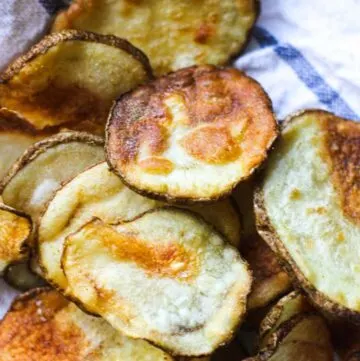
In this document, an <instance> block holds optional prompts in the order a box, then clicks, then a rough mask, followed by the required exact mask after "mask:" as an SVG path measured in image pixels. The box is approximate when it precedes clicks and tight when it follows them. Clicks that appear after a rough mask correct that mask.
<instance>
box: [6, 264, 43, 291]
mask: <svg viewBox="0 0 360 361" xmlns="http://www.w3.org/2000/svg"><path fill="white" fill-rule="evenodd" d="M4 280H5V281H6V283H7V284H9V285H10V286H12V287H14V288H16V289H18V290H20V291H27V290H30V289H32V288H36V287H42V286H46V284H47V283H46V281H45V280H44V279H43V278H41V277H40V276H39V273H38V272H34V271H33V270H32V269H31V268H30V265H29V260H26V261H23V262H19V263H15V264H11V265H9V266H8V267H6V269H5V272H4Z"/></svg>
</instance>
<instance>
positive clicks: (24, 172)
mask: <svg viewBox="0 0 360 361" xmlns="http://www.w3.org/2000/svg"><path fill="white" fill-rule="evenodd" d="M103 159H104V152H103V140H102V138H99V137H96V136H93V135H91V134H87V133H82V132H64V133H59V134H57V135H55V136H53V137H50V138H47V139H44V140H42V141H40V142H38V143H36V144H34V145H33V146H31V147H30V148H29V149H28V150H27V151H26V152H25V153H24V154H23V156H22V157H21V158H20V159H19V160H18V161H17V162H16V164H14V166H13V167H12V168H11V170H10V172H9V173H8V175H7V176H6V177H5V179H4V181H3V183H2V186H1V189H2V197H3V201H4V203H5V204H7V205H9V206H11V207H14V208H16V209H20V210H22V211H24V212H26V213H27V214H29V215H30V216H31V217H32V219H33V221H34V222H35V223H36V222H37V220H38V217H39V215H40V214H41V213H42V211H43V209H44V206H45V204H46V203H47V201H48V200H49V198H50V197H51V195H52V193H53V192H54V191H55V190H56V189H57V188H58V187H59V186H60V185H61V184H62V182H64V181H67V180H68V179H70V178H72V177H74V176H75V175H76V174H78V173H80V172H81V171H83V170H84V169H86V168H87V167H89V166H90V165H93V164H95V163H98V162H100V161H102V160H103Z"/></svg>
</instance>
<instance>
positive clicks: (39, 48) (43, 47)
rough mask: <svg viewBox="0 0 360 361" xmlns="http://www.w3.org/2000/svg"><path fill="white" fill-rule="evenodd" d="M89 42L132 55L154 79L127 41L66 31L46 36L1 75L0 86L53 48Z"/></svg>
mask: <svg viewBox="0 0 360 361" xmlns="http://www.w3.org/2000/svg"><path fill="white" fill-rule="evenodd" d="M76 40H80V41H88V42H93V43H101V44H104V45H109V46H112V47H116V48H119V49H121V50H123V51H125V52H127V53H128V54H130V55H132V56H133V57H134V58H135V59H136V60H138V61H139V62H140V63H141V64H142V65H143V67H144V70H145V72H146V74H147V75H148V77H149V79H151V78H153V75H152V69H151V66H150V62H149V59H148V58H147V56H146V55H145V54H144V53H143V52H142V51H141V50H140V49H138V48H135V47H134V46H133V45H132V44H131V43H130V42H128V41H127V40H125V39H121V38H118V37H117V36H114V35H102V34H96V33H92V32H90V31H83V30H65V31H61V32H59V33H53V34H50V35H47V36H45V37H44V38H43V39H42V40H41V41H40V42H39V43H37V44H36V45H34V46H33V47H32V48H31V49H30V50H29V51H28V52H27V53H26V54H24V55H22V56H20V57H19V58H17V59H16V60H15V61H14V62H13V63H12V64H10V65H9V66H8V68H7V69H6V70H5V71H4V72H3V73H2V74H1V75H0V84H2V83H3V84H6V83H7V82H8V81H9V80H10V79H12V78H13V77H14V76H15V75H17V74H18V73H19V72H20V70H21V69H22V68H23V67H24V66H25V65H26V64H27V63H28V62H30V61H31V60H33V59H34V58H36V57H37V56H38V55H42V54H45V53H46V52H47V51H48V50H50V49H51V48H52V47H53V46H55V45H57V44H59V43H63V42H66V41H76Z"/></svg>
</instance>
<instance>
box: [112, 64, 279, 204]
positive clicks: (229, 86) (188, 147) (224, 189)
mask: <svg viewBox="0 0 360 361" xmlns="http://www.w3.org/2000/svg"><path fill="white" fill-rule="evenodd" d="M106 133H107V141H106V152H107V159H108V162H109V164H110V166H111V168H112V169H113V170H114V171H115V172H116V173H117V174H118V175H119V176H120V177H121V178H122V179H123V180H124V181H125V182H126V183H127V184H128V185H129V186H131V187H132V188H133V189H134V190H136V191H137V192H139V193H144V194H146V195H147V196H149V197H153V198H159V199H162V200H167V201H169V202H171V201H172V202H189V203H191V202H196V201H210V200H217V199H219V198H222V197H225V196H226V195H228V194H229V193H230V192H231V191H232V189H233V188H234V187H235V186H236V185H237V184H238V183H239V182H240V181H243V180H245V179H246V178H248V177H249V176H250V175H251V174H252V173H253V172H254V170H255V169H256V168H257V167H258V166H259V165H260V164H261V163H262V162H263V161H264V159H265V158H266V156H267V151H268V149H269V148H270V146H271V145H272V143H273V141H274V139H275V138H276V136H277V123H276V119H275V118H274V115H273V112H272V108H271V102H270V100H269V98H268V97H267V95H266V94H265V92H264V91H263V89H262V88H261V86H260V85H259V84H258V83H257V82H256V81H255V80H253V79H251V78H249V77H247V76H246V75H245V74H244V73H241V72H239V71H238V70H236V69H218V68H215V67H213V66H201V67H192V68H187V69H182V70H179V71H177V72H175V73H172V74H169V75H167V76H165V77H162V78H159V79H157V80H155V81H154V82H152V83H150V84H148V85H144V86H140V87H139V88H137V89H136V90H135V91H133V92H131V93H128V94H126V95H124V96H123V97H121V98H120V99H119V100H118V101H117V103H116V104H115V105H114V106H113V108H112V111H111V112H110V116H109V120H108V124H107V131H106Z"/></svg>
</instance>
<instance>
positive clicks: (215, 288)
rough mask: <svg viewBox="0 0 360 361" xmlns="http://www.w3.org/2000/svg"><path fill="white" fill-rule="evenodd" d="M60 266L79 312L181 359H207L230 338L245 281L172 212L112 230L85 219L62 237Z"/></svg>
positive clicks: (244, 273) (210, 239)
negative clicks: (147, 341) (83, 222)
mask: <svg viewBox="0 0 360 361" xmlns="http://www.w3.org/2000/svg"><path fill="white" fill-rule="evenodd" d="M62 267H63V269H64V272H65V275H66V278H67V280H68V284H69V290H70V291H69V294H70V296H71V297H73V298H75V299H77V300H78V302H80V303H81V304H82V305H83V306H84V308H85V309H87V310H89V311H90V312H93V313H96V314H99V315H101V316H102V317H104V318H105V319H106V320H108V321H109V322H110V323H111V324H112V326H113V327H115V328H116V329H118V330H120V331H122V332H124V333H125V334H127V335H129V336H131V337H135V338H144V339H147V340H150V341H151V342H153V343H155V344H158V345H160V346H161V347H163V348H165V349H167V350H170V351H171V352H172V353H174V354H176V355H183V356H201V355H207V354H210V353H211V352H213V351H214V350H215V349H216V348H217V347H218V346H220V345H222V344H224V343H226V342H227V341H229V340H230V339H231V338H232V336H233V333H234V332H235V329H236V327H237V326H238V324H239V322H240V321H241V319H242V317H243V315H244V313H245V303H246V296H247V294H248V293H249V291H250V284H251V276H250V272H249V271H248V269H247V265H246V263H245V262H244V261H243V260H242V259H241V258H240V255H239V253H238V251H237V250H236V249H235V248H234V247H232V246H231V245H229V244H227V242H224V238H223V237H222V236H220V234H219V233H218V232H216V231H215V230H214V229H213V227H212V226H210V225H209V224H207V223H206V222H205V221H203V220H202V219H201V217H199V216H198V215H196V214H194V213H192V212H189V211H184V210H180V209H177V208H160V209H156V210H152V211H149V212H147V213H145V214H143V215H142V216H140V217H138V218H135V219H134V220H132V221H130V222H126V223H121V224H119V225H113V226H110V225H107V224H105V223H103V222H102V221H100V220H99V219H95V220H93V221H91V222H90V223H88V224H87V225H85V226H84V227H82V228H81V229H80V230H79V231H78V232H76V233H74V234H72V235H70V236H68V237H67V240H66V245H65V248H64V252H63V256H62Z"/></svg>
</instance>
